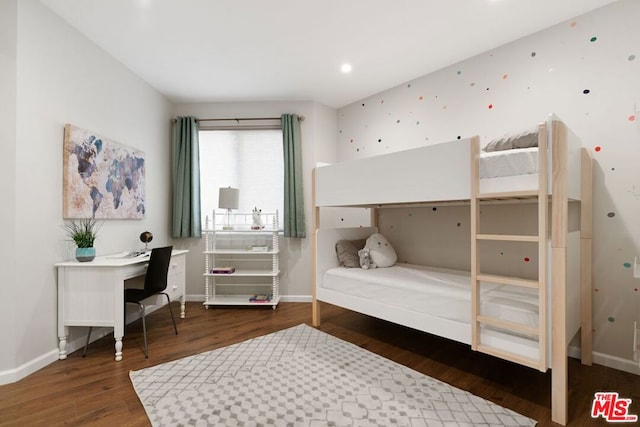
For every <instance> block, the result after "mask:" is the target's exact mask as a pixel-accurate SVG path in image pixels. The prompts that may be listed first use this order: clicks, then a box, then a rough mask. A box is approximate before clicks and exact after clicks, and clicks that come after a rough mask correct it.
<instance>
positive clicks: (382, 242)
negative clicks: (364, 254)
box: [364, 233, 398, 268]
mask: <svg viewBox="0 0 640 427" xmlns="http://www.w3.org/2000/svg"><path fill="white" fill-rule="evenodd" d="M364 247H365V249H369V253H370V255H371V261H373V263H374V264H376V266H377V267H378V268H385V267H391V266H392V265H393V264H395V263H396V261H397V260H398V255H396V251H395V249H393V246H391V243H389V241H388V240H387V238H386V237H384V236H383V235H382V234H380V233H375V234H372V235H371V236H369V238H368V239H367V243H366V244H365V245H364Z"/></svg>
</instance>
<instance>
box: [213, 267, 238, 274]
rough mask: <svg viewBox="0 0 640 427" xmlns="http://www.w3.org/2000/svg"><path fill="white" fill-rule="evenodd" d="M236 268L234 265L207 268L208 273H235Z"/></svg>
mask: <svg viewBox="0 0 640 427" xmlns="http://www.w3.org/2000/svg"><path fill="white" fill-rule="evenodd" d="M235 271H236V268H235V267H213V268H212V269H211V270H209V273H211V274H232V273H235Z"/></svg>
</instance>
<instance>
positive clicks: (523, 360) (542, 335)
mask: <svg viewBox="0 0 640 427" xmlns="http://www.w3.org/2000/svg"><path fill="white" fill-rule="evenodd" d="M538 145H539V147H538V150H539V151H538V153H539V158H538V175H539V180H538V189H537V190H532V191H510V192H500V193H480V143H479V138H477V137H474V138H473V140H472V149H471V302H472V304H471V319H472V331H471V347H472V349H473V350H476V351H480V352H483V353H487V354H491V355H493V356H497V357H500V358H502V359H506V360H510V361H513V362H516V363H519V364H521V365H525V366H529V367H531V368H534V369H538V370H540V371H542V372H545V371H546V370H547V366H548V363H547V317H548V316H547V264H548V261H547V239H548V237H547V236H548V227H547V218H548V217H547V209H548V199H547V194H548V190H547V168H548V161H547V157H548V153H547V129H546V125H545V124H544V123H543V124H540V125H539V126H538ZM508 199H532V200H535V201H536V202H537V207H538V227H537V228H538V233H537V235H515V234H482V233H481V232H480V206H481V204H482V203H483V202H485V203H486V202H490V201H496V200H501V201H503V200H508ZM488 240H493V241H503V242H527V243H532V244H533V243H535V244H537V246H538V276H537V279H534V280H532V279H524V278H519V277H508V276H502V275H496V274H485V273H483V272H482V269H481V266H480V258H479V250H478V245H479V242H481V241H488ZM480 282H489V283H496V284H502V285H508V286H518V287H526V288H533V289H537V291H538V327H530V326H526V325H522V324H518V323H514V322H508V321H505V320H501V319H498V318H494V317H490V316H486V315H484V314H483V313H482V312H481V296H480V294H481V293H480ZM483 327H490V328H493V329H497V330H502V331H508V332H515V333H518V334H525V335H528V336H535V337H537V340H538V357H537V358H535V359H534V358H530V357H525V356H521V355H519V354H515V353H512V352H510V351H508V350H504V349H498V348H494V347H491V346H490V345H487V344H485V343H483V342H482V339H481V336H482V334H481V331H482V328H483Z"/></svg>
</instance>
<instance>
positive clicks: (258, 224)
mask: <svg viewBox="0 0 640 427" xmlns="http://www.w3.org/2000/svg"><path fill="white" fill-rule="evenodd" d="M252 214H253V224H251V229H252V230H262V229H263V228H264V222H262V218H261V217H260V214H262V209H258V208H256V207H254V208H253V211H252Z"/></svg>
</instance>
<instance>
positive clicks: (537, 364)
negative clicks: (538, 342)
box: [476, 345, 547, 372]
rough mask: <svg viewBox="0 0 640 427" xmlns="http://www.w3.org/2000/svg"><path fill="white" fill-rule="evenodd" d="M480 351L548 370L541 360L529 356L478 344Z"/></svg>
mask: <svg viewBox="0 0 640 427" xmlns="http://www.w3.org/2000/svg"><path fill="white" fill-rule="evenodd" d="M476 350H478V351H480V352H482V353H486V354H490V355H492V356H496V357H499V358H500V359H505V360H510V361H512V362H516V363H519V364H521V365H525V366H528V367H530V368H534V369H537V370H539V371H541V372H545V371H546V370H547V367H546V366H540V361H538V360H535V359H530V358H528V357H523V356H519V355H517V354H513V353H509V352H506V351H502V350H498V349H496V348H493V347H489V346H486V345H478V347H477V349H476Z"/></svg>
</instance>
